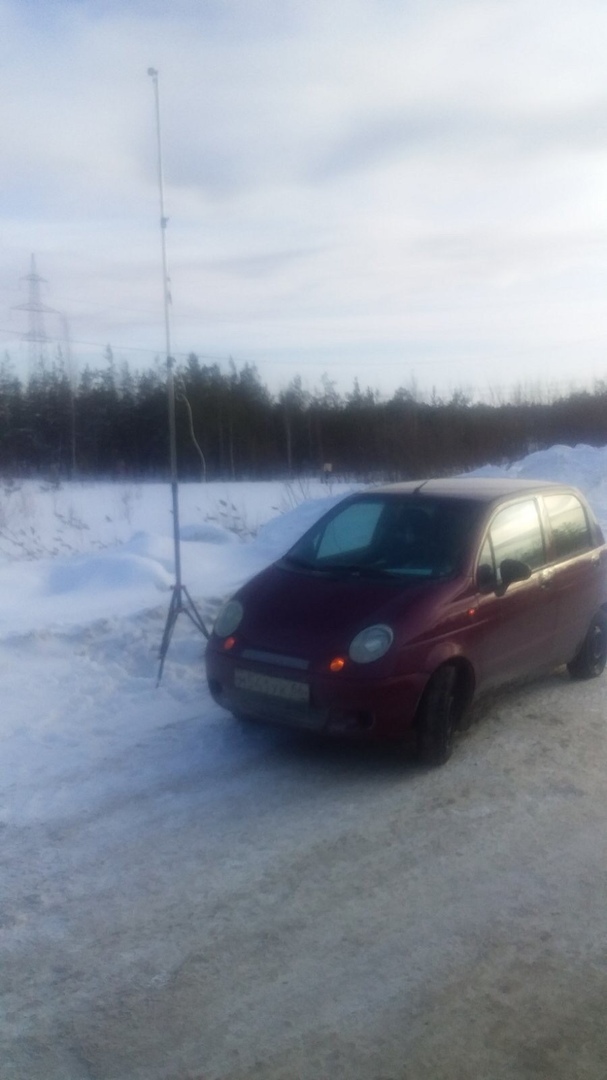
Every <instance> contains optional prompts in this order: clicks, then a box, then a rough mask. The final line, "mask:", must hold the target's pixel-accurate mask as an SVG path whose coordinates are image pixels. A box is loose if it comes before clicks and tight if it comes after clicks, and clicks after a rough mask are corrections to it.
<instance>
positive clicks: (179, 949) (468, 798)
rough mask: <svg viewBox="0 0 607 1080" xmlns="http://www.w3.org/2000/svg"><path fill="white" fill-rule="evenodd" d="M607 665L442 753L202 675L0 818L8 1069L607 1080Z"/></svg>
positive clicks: (23, 1079) (112, 1075)
mask: <svg viewBox="0 0 607 1080" xmlns="http://www.w3.org/2000/svg"><path fill="white" fill-rule="evenodd" d="M606 691H607V677H604V678H603V679H601V680H595V681H593V682H589V683H585V684H574V683H572V682H570V681H569V679H568V677H567V676H566V674H564V673H556V674H554V675H552V676H550V677H548V678H545V679H543V680H542V681H541V682H539V683H535V684H533V685H531V686H527V687H524V688H518V689H516V690H511V691H509V692H507V693H505V694H502V695H501V696H500V697H498V698H496V699H494V700H493V702H492V703H491V705H490V707H489V706H488V705H487V706H485V707H484V708H483V709H482V710H477V714H476V717H475V723H474V724H473V726H472V728H471V730H470V731H469V732H468V733H466V734H465V735H464V736H462V737H461V739H460V740H459V742H458V745H457V748H456V751H455V754H454V757H453V758H452V760H451V761H450V762H449V763H448V764H447V765H446V766H445V767H443V768H442V769H439V770H436V771H426V772H424V771H420V770H419V769H417V768H415V767H414V766H413V765H412V764H411V763H410V762H406V761H399V760H395V758H394V756H393V755H392V754H391V753H389V752H386V751H382V750H364V749H356V748H350V747H344V746H342V745H339V744H325V743H322V742H318V741H315V740H312V739H309V738H307V737H303V736H300V735H298V734H293V733H289V732H284V731H276V730H270V729H264V728H257V727H247V726H244V727H242V726H240V725H238V724H237V723H236V722H234V721H231V720H230V719H229V718H228V717H227V715H226V714H223V713H221V711H220V710H218V709H217V708H216V707H215V706H213V705H212V704H211V703H210V702H209V701H208V700H207V699H205V702H204V703H203V708H202V709H201V712H200V713H199V714H197V715H192V716H189V717H187V718H185V719H184V718H183V717H182V718H180V719H179V720H178V721H171V720H170V718H169V720H168V721H167V724H166V725H165V726H162V727H154V728H153V729H152V730H150V732H149V734H148V735H146V736H145V738H139V742H138V744H137V746H136V748H134V749H133V750H132V751H131V752H130V753H129V755H128V758H129V760H128V761H127V760H126V759H125V755H124V752H118V751H116V752H115V753H109V754H108V753H107V751H104V750H102V749H101V748H100V750H99V754H98V755H97V756H95V755H90V756H89V759H88V760H87V762H80V764H79V767H78V769H75V770H74V771H73V773H69V772H67V773H66V775H65V777H64V779H63V781H62V782H63V783H64V784H65V785H66V788H65V799H64V806H65V809H64V811H62V812H56V813H54V814H53V815H52V816H51V818H50V819H46V818H45V817H44V815H40V817H39V819H37V818H35V817H33V818H32V819H31V820H28V821H24V822H22V823H20V824H19V823H18V824H15V825H9V826H6V827H5V828H4V829H3V830H0V843H2V850H3V858H2V862H3V870H2V879H1V882H0V886H1V888H2V895H3V900H2V907H1V909H0V949H1V950H2V953H1V968H0V985H1V989H2V997H1V1007H2V1012H1V1015H0V1077H1V1080H89V1078H91V1080H477V1078H478V1080H531V1078H534V1080H536V1078H540V1077H541V1078H545V1080H605V1076H606V1075H607V1024H606V1015H607V1006H606V1002H607V870H606V868H607V784H606V783H605V776H606V774H607V716H606V713H607V709H606V702H607V698H606V696H605V694H606ZM39 766H40V767H42V765H40V763H39ZM137 769H139V770H140V782H137V781H136V779H134V777H136V775H137V772H136V770H137ZM87 770H88V771H87ZM70 784H74V785H77V786H78V788H79V792H80V795H79V797H78V798H74V799H72V798H71V797H70V787H69V785H70ZM87 784H89V785H90V788H91V792H92V796H94V797H91V799H90V802H87V801H86V800H85V801H84V803H83V799H82V791H83V790H84V789H83V785H84V787H85V788H86V785H87ZM74 808H75V809H74Z"/></svg>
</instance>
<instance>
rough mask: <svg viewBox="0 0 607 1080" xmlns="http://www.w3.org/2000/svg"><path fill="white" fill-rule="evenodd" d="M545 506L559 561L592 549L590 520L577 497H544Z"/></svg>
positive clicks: (568, 495) (568, 494)
mask: <svg viewBox="0 0 607 1080" xmlns="http://www.w3.org/2000/svg"><path fill="white" fill-rule="evenodd" d="M544 505H545V507H546V512H547V514H548V520H549V522H550V528H551V530H552V541H553V544H554V554H555V556H556V558H557V559H566V558H567V557H570V556H572V555H577V554H578V553H579V552H581V551H588V549H589V548H591V547H592V536H591V533H590V526H589V524H588V519H587V517H586V513H585V510H584V507H583V506H582V504H581V502H580V501H579V499H577V498H576V497H575V495H572V494H570V493H567V492H566V493H563V494H562V495H544Z"/></svg>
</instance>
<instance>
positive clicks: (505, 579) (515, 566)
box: [500, 559, 532, 589]
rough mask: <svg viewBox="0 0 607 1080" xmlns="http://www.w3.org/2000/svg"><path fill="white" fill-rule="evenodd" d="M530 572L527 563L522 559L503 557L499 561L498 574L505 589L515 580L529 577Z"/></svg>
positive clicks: (523, 579)
mask: <svg viewBox="0 0 607 1080" xmlns="http://www.w3.org/2000/svg"><path fill="white" fill-rule="evenodd" d="M531 572H532V571H531V567H530V566H529V563H526V562H523V560H522V559H504V560H503V562H501V563H500V575H501V579H502V585H503V587H504V589H507V588H508V586H509V585H512V584H513V582H515V581H527V579H528V578H530V577H531Z"/></svg>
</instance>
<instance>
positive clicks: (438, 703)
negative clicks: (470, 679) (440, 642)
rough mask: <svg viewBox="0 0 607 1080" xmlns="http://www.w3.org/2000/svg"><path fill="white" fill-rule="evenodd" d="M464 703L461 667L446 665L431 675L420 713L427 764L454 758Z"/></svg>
mask: <svg viewBox="0 0 607 1080" xmlns="http://www.w3.org/2000/svg"><path fill="white" fill-rule="evenodd" d="M462 706H463V695H462V693H461V692H460V686H459V680H458V672H457V669H456V667H455V666H454V665H453V664H445V665H444V666H443V667H440V668H438V670H437V671H435V672H434V674H433V675H432V676H431V678H430V681H429V682H428V685H427V686H426V689H425V691H424V695H423V697H422V700H421V702H420V704H419V709H418V713H417V719H416V726H417V753H418V758H419V760H420V761H421V763H422V764H423V765H443V764H444V762H445V761H447V760H448V758H450V757H451V752H452V750H453V739H454V736H455V731H456V728H457V725H458V721H459V717H460V713H461V712H462Z"/></svg>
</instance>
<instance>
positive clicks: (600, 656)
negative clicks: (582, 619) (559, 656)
mask: <svg viewBox="0 0 607 1080" xmlns="http://www.w3.org/2000/svg"><path fill="white" fill-rule="evenodd" d="M606 663H607V615H605V613H604V612H603V611H600V612H599V613H598V615H595V617H594V619H593V620H592V622H591V623H590V626H589V627H588V633H587V634H586V637H585V638H584V641H583V643H582V647H581V649H580V651H579V653H578V654H577V656H574V658H573V660H572V661H571V663H569V664H567V669H568V671H569V674H570V675H571V676H572V677H573V678H574V679H596V677H597V676H598V675H600V674H601V673H602V672H603V670H604V668H605V664H606Z"/></svg>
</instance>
